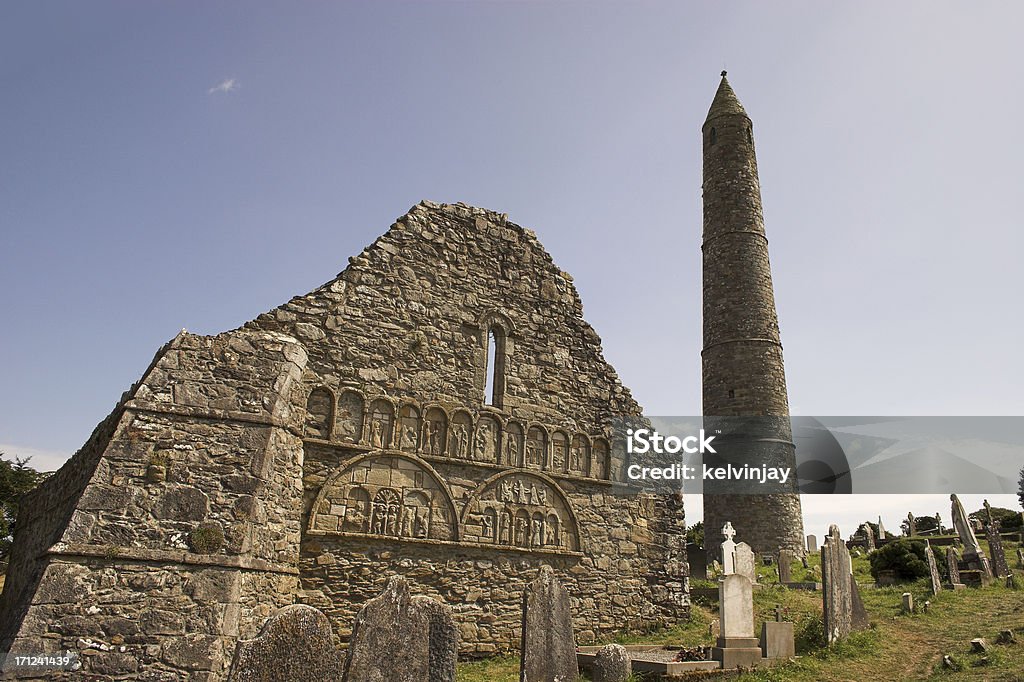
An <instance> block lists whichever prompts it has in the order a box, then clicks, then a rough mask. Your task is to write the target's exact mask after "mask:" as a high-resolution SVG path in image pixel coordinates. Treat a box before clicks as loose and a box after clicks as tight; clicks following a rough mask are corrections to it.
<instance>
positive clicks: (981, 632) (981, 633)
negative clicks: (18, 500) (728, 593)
mask: <svg viewBox="0 0 1024 682" xmlns="http://www.w3.org/2000/svg"><path fill="white" fill-rule="evenodd" d="M1004 547H1005V550H1006V554H1007V556H1010V557H1016V555H1017V549H1018V548H1019V547H1020V544H1019V543H1015V542H1006V543H1004ZM854 554H857V552H856V550H855V551H854ZM807 563H808V568H804V567H803V566H802V565H801V563H800V562H799V561H796V562H795V563H794V565H793V568H792V578H793V581H794V582H814V581H815V580H817V581H819V582H820V575H821V557H820V554H818V553H809V554H808V562H807ZM851 563H852V567H853V575H854V578H855V579H856V581H857V583H858V586H859V587H860V594H861V597H862V599H863V603H864V607H865V609H866V611H867V614H868V619H869V621H870V625H869V627H868V628H866V629H864V630H861V631H857V632H852V633H851V634H850V635H849V636H848V637H847V638H846V639H844V640H842V641H839V642H836V643H833V644H832V645H828V644H826V642H825V637H824V627H823V622H822V595H821V592H820V591H816V590H807V589H792V588H788V587H784V586H782V585H780V584H779V582H778V573H777V567H776V566H775V565H771V566H764V565H759V566H758V567H757V569H756V570H757V582H758V584H759V585H760V586H761V587H760V589H755V590H754V592H753V606H754V622H755V626H756V628H757V629H758V630H760V624H761V623H763V622H771V621H774V620H775V619H776V614H777V610H778V608H779V607H780V606H781V610H782V617H783V619H784V620H786V621H790V622H792V623H793V626H794V634H795V637H794V639H795V642H794V643H795V650H796V657H795V658H793V659H792V660H789V661H786V662H780V663H776V664H775V665H772V666H771V667H766V668H761V669H756V670H745V671H743V672H742V673H737V672H735V671H733V672H730V673H725V672H724V671H718V672H716V673H711V672H694V673H690V674H689V676H679V677H672V678H668V679H725V678H726V677H727V676H728V677H732V678H738V679H744V680H751V681H755V680H764V681H766V682H767V681H774V682H781V681H783V680H785V681H789V680H793V681H794V682H811V681H823V682H824V681H836V682H838V681H840V680H858V681H860V680H916V679H936V680H1012V679H1018V676H1019V674H1020V671H1021V670H1024V581H1021V579H1020V577H1019V576H1018V577H1017V578H1016V579H1015V581H1014V586H1009V587H1008V586H1007V584H1006V581H1005V580H998V581H993V582H992V583H991V584H989V585H986V586H983V587H975V588H971V589H962V590H951V589H944V590H942V591H941V592H939V593H938V594H933V593H932V589H931V582H930V578H928V577H925V578H920V579H918V580H916V581H913V582H907V583H900V584H896V585H889V586H884V587H875V586H874V579H873V578H872V576H871V573H870V562H869V559H868V556H867V554H860V556H853V557H852V562H851ZM1012 564H1013V565H1014V566H1016V562H1015V561H1014V562H1012ZM1017 570H1018V572H1019V570H1020V569H1019V567H1018V568H1017ZM714 587H716V585H715V583H714V581H713V580H693V581H691V589H693V590H694V596H693V604H692V609H691V620H690V621H689V622H688V623H681V624H678V625H676V626H673V627H669V628H662V629H658V630H654V631H651V632H635V633H627V634H623V635H620V636H618V637H615V638H614V639H609V640H608V642H612V643H618V644H623V645H627V646H630V645H641V644H643V645H659V646H665V647H670V648H671V649H673V650H678V649H681V648H685V649H695V648H697V647H711V646H713V645H714V644H715V639H716V637H715V635H714V634H713V633H712V630H713V629H717V628H716V626H717V620H718V618H719V613H718V604H717V600H715V599H710V598H708V597H706V596H703V595H704V594H705V593H706V588H714ZM907 592H909V593H910V594H911V595H912V599H913V602H914V604H915V609H914V612H913V613H906V612H904V611H903V609H902V603H903V595H904V593H907ZM926 602H928V606H927V611H925V606H924V605H925V603H926ZM1006 630H1010V631H1011V632H1013V633H1014V635H1015V638H1016V640H1017V642H1016V643H1005V644H1004V643H997V642H1000V633H1001V632H1003V631H1006ZM978 638H982V639H984V640H985V644H986V648H987V650H986V651H983V652H982V651H975V650H974V648H973V647H972V644H971V642H972V640H975V639H978ZM947 656H948V657H949V659H948V663H947V664H944V662H943V659H944V657H947ZM950 664H951V666H952V667H950ZM519 671H520V663H519V659H518V657H517V656H515V655H512V654H510V655H508V656H504V657H496V658H491V659H486V660H482V661H471V662H469V661H467V662H463V663H460V664H459V666H458V670H457V677H456V679H457V680H459V681H460V682H516V681H518V680H519V679H520V677H519ZM580 679H581V680H587V679H590V678H588V677H586V676H581V677H580ZM632 679H634V680H641V679H657V678H655V677H650V678H644V677H642V676H641V675H640V674H638V673H636V672H634V676H633V678H632Z"/></svg>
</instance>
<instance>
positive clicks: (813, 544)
mask: <svg viewBox="0 0 1024 682" xmlns="http://www.w3.org/2000/svg"><path fill="white" fill-rule="evenodd" d="M807 551H808V552H817V551H818V537H817V536H816V535H808V536H807Z"/></svg>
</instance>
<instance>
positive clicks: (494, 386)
mask: <svg viewBox="0 0 1024 682" xmlns="http://www.w3.org/2000/svg"><path fill="white" fill-rule="evenodd" d="M484 371H485V373H486V377H487V378H486V383H485V385H484V402H485V403H486V404H487V405H493V406H494V407H497V408H499V409H500V408H501V407H502V402H503V400H504V397H505V330H504V329H502V328H501V327H500V326H499V325H497V324H493V325H491V327H490V328H489V329H488V330H487V365H486V367H485V368H484Z"/></svg>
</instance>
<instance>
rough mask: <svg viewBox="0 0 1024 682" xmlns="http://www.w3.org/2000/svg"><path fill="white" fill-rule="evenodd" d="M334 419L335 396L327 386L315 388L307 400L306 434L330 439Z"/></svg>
mask: <svg viewBox="0 0 1024 682" xmlns="http://www.w3.org/2000/svg"><path fill="white" fill-rule="evenodd" d="M333 419H334V396H332V395H331V392H330V391H328V390H327V389H326V388H314V389H313V390H312V391H310V393H309V399H308V400H307V401H306V430H305V433H306V436H308V437H310V438H320V439H322V440H328V439H329V438H330V437H331V422H332V420H333Z"/></svg>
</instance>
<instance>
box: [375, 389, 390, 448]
mask: <svg viewBox="0 0 1024 682" xmlns="http://www.w3.org/2000/svg"><path fill="white" fill-rule="evenodd" d="M394 421H395V412H394V408H392V407H391V403H389V402H388V401H386V400H374V401H373V403H372V404H371V405H370V445H371V446H372V447H375V448H380V449H384V448H389V447H391V431H392V426H393V425H394Z"/></svg>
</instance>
